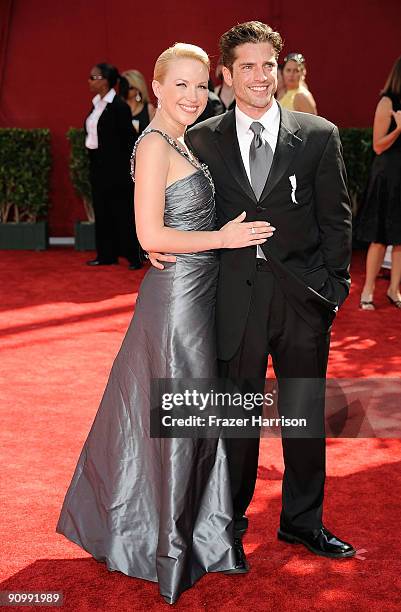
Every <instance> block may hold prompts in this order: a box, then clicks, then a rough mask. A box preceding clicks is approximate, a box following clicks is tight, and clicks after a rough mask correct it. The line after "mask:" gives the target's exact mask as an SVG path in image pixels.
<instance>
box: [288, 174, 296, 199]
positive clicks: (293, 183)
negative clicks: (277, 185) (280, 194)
mask: <svg viewBox="0 0 401 612" xmlns="http://www.w3.org/2000/svg"><path fill="white" fill-rule="evenodd" d="M288 179H289V181H290V184H291V200H292V201H293V203H294V204H298V202H297V199H296V197H295V192H296V190H297V177H296V176H295V174H293V175H292V176H289V177H288Z"/></svg>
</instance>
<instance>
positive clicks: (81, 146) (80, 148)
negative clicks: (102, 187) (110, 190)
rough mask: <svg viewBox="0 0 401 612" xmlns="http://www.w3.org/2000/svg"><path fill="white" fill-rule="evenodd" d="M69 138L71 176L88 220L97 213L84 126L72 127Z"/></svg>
mask: <svg viewBox="0 0 401 612" xmlns="http://www.w3.org/2000/svg"><path fill="white" fill-rule="evenodd" d="M67 138H68V140H69V142H70V145H71V152H70V177H71V182H72V184H73V186H74V189H75V191H76V193H77V194H78V196H79V197H80V198H81V199H82V202H83V205H84V208H85V212H86V216H87V218H88V221H91V222H93V221H94V220H95V215H94V212H93V205H92V191H91V185H90V182H89V157H88V151H87V149H86V147H85V132H84V130H83V129H82V128H70V129H69V130H68V132H67Z"/></svg>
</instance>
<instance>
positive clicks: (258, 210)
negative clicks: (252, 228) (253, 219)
mask: <svg viewBox="0 0 401 612" xmlns="http://www.w3.org/2000/svg"><path fill="white" fill-rule="evenodd" d="M264 210H266V208H265V207H264V206H260V204H258V205H257V207H256V212H258V213H260V212H263V211H264Z"/></svg>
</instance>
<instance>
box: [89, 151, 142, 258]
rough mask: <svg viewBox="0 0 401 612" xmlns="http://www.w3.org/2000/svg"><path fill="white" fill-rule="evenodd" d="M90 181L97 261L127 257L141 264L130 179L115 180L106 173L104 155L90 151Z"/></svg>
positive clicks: (132, 188)
mask: <svg viewBox="0 0 401 612" xmlns="http://www.w3.org/2000/svg"><path fill="white" fill-rule="evenodd" d="M89 158H90V180H91V187H92V198H93V208H94V213H95V235H96V251H97V258H98V259H99V260H100V261H102V262H105V263H111V262H115V261H117V260H118V257H119V256H121V257H125V258H126V259H128V261H129V262H130V263H134V264H135V263H138V262H139V243H138V239H137V236H136V230H135V215H134V186H133V183H132V181H131V179H130V177H129V173H128V171H127V178H126V179H124V180H120V181H112V180H110V177H109V176H108V174H107V173H106V175H105V162H104V160H103V159H102V153H101V152H99V151H97V150H96V149H95V150H90V151H89Z"/></svg>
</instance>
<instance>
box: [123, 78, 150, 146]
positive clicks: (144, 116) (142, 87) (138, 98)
mask: <svg viewBox="0 0 401 612" xmlns="http://www.w3.org/2000/svg"><path fill="white" fill-rule="evenodd" d="M122 76H123V77H125V78H126V79H127V82H128V88H127V87H126V86H124V87H122V88H121V95H122V97H123V98H124V100H126V102H127V104H128V106H129V107H130V109H131V115H132V125H133V126H134V128H135V131H136V132H137V134H138V136H139V135H140V134H142V132H143V130H144V129H145V128H146V127H147V126H148V125H149V123H150V122H151V121H152V119H153V117H154V116H155V107H154V106H153V104H151V102H150V101H149V94H148V88H147V86H146V81H145V78H144V76H143V74H142V73H141V72H139V70H125V71H124V72H123V73H122Z"/></svg>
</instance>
